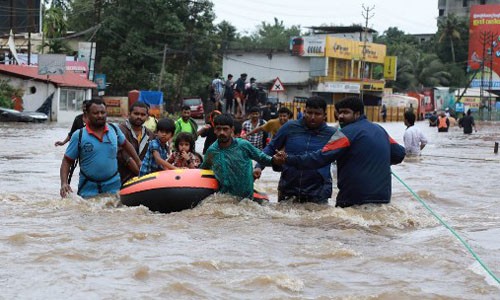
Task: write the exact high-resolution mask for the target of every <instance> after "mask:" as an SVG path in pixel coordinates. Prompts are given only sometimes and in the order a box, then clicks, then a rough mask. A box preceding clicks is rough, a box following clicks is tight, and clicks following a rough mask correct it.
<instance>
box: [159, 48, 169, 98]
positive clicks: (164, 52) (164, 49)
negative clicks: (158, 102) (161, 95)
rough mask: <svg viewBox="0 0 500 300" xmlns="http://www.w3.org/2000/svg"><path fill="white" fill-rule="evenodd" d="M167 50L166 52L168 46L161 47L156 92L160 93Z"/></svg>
mask: <svg viewBox="0 0 500 300" xmlns="http://www.w3.org/2000/svg"><path fill="white" fill-rule="evenodd" d="M167 50H168V44H165V46H164V47H163V60H162V63H161V71H160V79H159V80H158V91H161V82H162V80H163V74H164V73H165V62H166V60H167Z"/></svg>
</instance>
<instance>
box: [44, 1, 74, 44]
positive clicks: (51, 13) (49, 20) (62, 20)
mask: <svg viewBox="0 0 500 300" xmlns="http://www.w3.org/2000/svg"><path fill="white" fill-rule="evenodd" d="M42 28H43V35H44V39H45V38H46V39H47V40H45V41H44V42H43V43H42V45H41V48H42V49H43V48H46V47H47V48H48V49H49V53H70V52H71V50H70V48H69V47H68V44H67V42H66V41H65V40H64V39H63V37H64V36H65V35H66V31H67V29H68V26H67V21H66V17H65V11H64V8H63V7H61V6H55V5H53V6H51V7H50V8H49V9H47V10H45V13H44V18H43V25H42ZM42 49H40V50H42Z"/></svg>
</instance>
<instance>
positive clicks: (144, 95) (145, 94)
mask: <svg viewBox="0 0 500 300" xmlns="http://www.w3.org/2000/svg"><path fill="white" fill-rule="evenodd" d="M139 101H141V102H145V103H147V104H149V105H150V106H151V105H162V104H163V92H157V91H140V93H139Z"/></svg>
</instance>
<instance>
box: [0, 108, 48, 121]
mask: <svg viewBox="0 0 500 300" xmlns="http://www.w3.org/2000/svg"><path fill="white" fill-rule="evenodd" d="M47 119H48V116H47V115H46V114H44V113H41V112H35V111H22V112H21V111H17V110H15V109H10V108H6V107H0V121H2V122H35V123H38V122H45V121H47Z"/></svg>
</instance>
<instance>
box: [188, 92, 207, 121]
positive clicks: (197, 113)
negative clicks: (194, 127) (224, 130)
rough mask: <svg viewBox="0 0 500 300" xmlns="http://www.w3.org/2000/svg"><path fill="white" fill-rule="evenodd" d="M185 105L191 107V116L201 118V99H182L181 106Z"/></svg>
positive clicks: (203, 112) (202, 111) (202, 110)
mask: <svg viewBox="0 0 500 300" xmlns="http://www.w3.org/2000/svg"><path fill="white" fill-rule="evenodd" d="M184 105H187V106H189V107H190V108H191V117H193V118H198V119H203V117H204V114H205V111H204V109H203V101H202V100H201V98H199V97H190V98H184V99H182V106H184Z"/></svg>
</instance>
